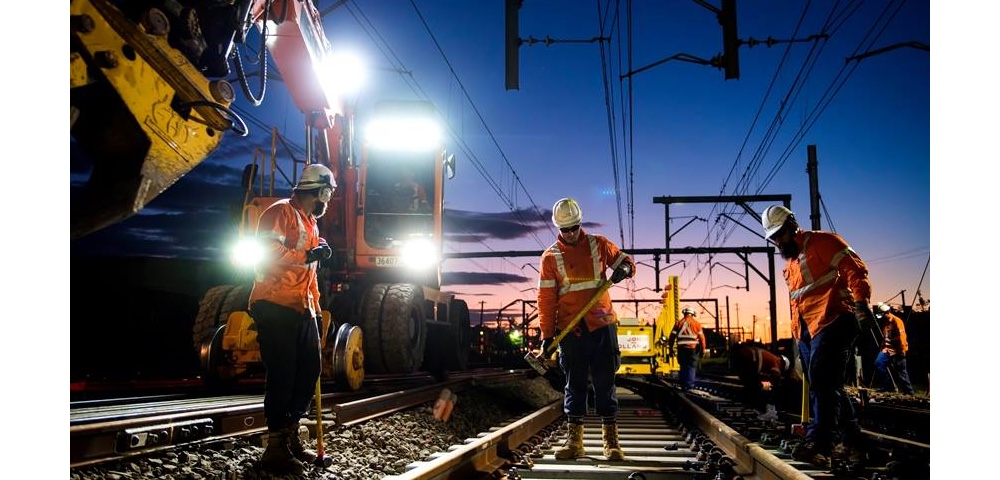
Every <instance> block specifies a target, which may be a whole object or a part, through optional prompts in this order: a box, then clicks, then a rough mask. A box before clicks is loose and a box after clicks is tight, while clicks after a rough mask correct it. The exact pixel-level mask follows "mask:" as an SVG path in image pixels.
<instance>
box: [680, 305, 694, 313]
mask: <svg viewBox="0 0 1000 480" xmlns="http://www.w3.org/2000/svg"><path fill="white" fill-rule="evenodd" d="M681 313H682V314H684V315H694V314H695V313H694V310H692V309H691V307H684V310H681Z"/></svg>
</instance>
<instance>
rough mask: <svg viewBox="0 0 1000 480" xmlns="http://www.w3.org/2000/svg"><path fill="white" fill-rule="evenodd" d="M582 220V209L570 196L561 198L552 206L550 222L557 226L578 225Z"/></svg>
mask: <svg viewBox="0 0 1000 480" xmlns="http://www.w3.org/2000/svg"><path fill="white" fill-rule="evenodd" d="M582 221H583V211H582V210H580V204H578V203H576V200H573V199H572V198H561V199H559V201H558V202H556V204H555V205H553V206H552V223H554V224H555V225H556V227H559V228H566V227H572V226H573V225H579V224H580V222H582Z"/></svg>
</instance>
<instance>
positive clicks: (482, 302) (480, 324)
mask: <svg viewBox="0 0 1000 480" xmlns="http://www.w3.org/2000/svg"><path fill="white" fill-rule="evenodd" d="M485 306H486V301H485V300H480V301H479V329H480V330H482V329H483V313H484V307H485Z"/></svg>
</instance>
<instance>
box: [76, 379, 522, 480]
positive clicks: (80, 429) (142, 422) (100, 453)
mask: <svg viewBox="0 0 1000 480" xmlns="http://www.w3.org/2000/svg"><path fill="white" fill-rule="evenodd" d="M528 375H530V373H529V372H528V371H526V370H523V371H512V370H496V369H489V370H478V371H469V372H462V373H458V374H454V375H452V376H451V378H449V379H448V380H444V381H437V382H432V381H430V380H429V378H424V377H423V376H418V378H416V379H414V378H411V377H402V376H400V377H397V378H394V379H378V380H375V381H372V382H371V383H370V384H366V388H364V389H362V390H360V391H358V392H337V393H327V394H323V395H322V397H321V403H322V405H323V406H324V413H325V414H324V417H327V416H329V418H326V419H325V421H326V422H329V423H330V424H332V425H352V424H355V423H358V422H362V421H365V420H369V419H372V418H376V417H378V416H382V415H387V414H390V413H392V412H396V411H399V410H402V409H405V408H409V407H413V406H415V405H420V404H423V403H427V402H433V401H434V400H435V399H437V398H438V396H439V394H440V392H441V390H442V389H443V388H448V389H450V390H452V391H462V390H463V389H466V388H469V387H470V386H472V385H475V384H477V383H487V384H488V383H501V382H510V381H516V380H518V379H523V378H525V377H527V376H528ZM415 382H419V383H421V384H422V385H421V386H413V384H414V383H415ZM394 385H395V386H394ZM263 401H264V396H263V395H260V394H253V395H249V394H241V395H225V396H214V397H201V396H196V397H188V396H185V395H179V396H176V397H171V396H152V397H130V398H119V399H110V398H109V399H102V400H99V401H98V400H89V401H82V402H76V403H75V404H71V406H70V468H76V467H83V466H88V465H96V464H101V463H107V462H111V461H114V460H121V459H125V458H129V457H135V456H141V455H148V454H151V453H156V452H165V451H169V450H172V449H175V448H177V447H180V446H185V445H191V444H196V443H209V442H218V441H223V440H226V439H229V438H233V437H239V436H246V435H252V434H256V433H260V432H263V431H265V430H266V428H267V427H266V424H265V420H264V404H263ZM303 423H304V424H306V425H307V426H312V425H315V423H316V421H315V419H313V420H311V421H304V422H303Z"/></svg>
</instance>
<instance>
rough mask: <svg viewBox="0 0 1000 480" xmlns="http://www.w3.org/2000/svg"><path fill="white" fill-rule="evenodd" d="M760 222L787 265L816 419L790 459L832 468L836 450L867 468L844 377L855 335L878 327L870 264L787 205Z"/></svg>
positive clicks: (851, 465) (794, 331)
mask: <svg viewBox="0 0 1000 480" xmlns="http://www.w3.org/2000/svg"><path fill="white" fill-rule="evenodd" d="M761 225H762V226H763V228H764V236H765V237H766V238H767V239H769V240H770V241H772V242H774V244H775V245H777V247H778V251H779V252H780V254H781V256H782V257H784V259H785V261H786V263H785V268H784V271H783V273H784V276H785V282H786V283H787V284H788V292H789V307H790V309H791V315H792V322H791V324H792V325H791V327H792V336H793V337H794V338H795V339H796V341H797V344H798V348H799V354H800V358H801V360H802V367H803V370H804V373H805V378H806V380H807V381H808V382H809V403H810V407H811V409H812V415H811V417H812V421H811V422H810V424H809V425H807V426H806V435H805V441H804V442H803V443H800V444H799V445H797V446H796V447H795V448H794V449H793V450H792V457H793V458H795V459H796V460H799V461H804V462H809V463H813V464H816V465H821V466H823V467H826V468H829V466H830V457H831V455H832V454H834V453H835V454H836V455H837V456H842V457H844V460H845V461H846V463H847V465H848V468H849V469H851V470H854V469H857V468H860V467H863V464H864V460H865V453H864V450H863V447H864V446H863V445H862V441H863V437H862V434H861V429H860V427H859V426H858V421H857V416H856V414H855V412H854V407H853V405H852V404H851V402H850V399H849V398H848V396H847V393H846V392H845V391H844V380H845V373H846V367H847V363H848V358H847V357H848V356H849V355H852V354H853V346H854V341H855V339H856V338H857V336H858V332H859V331H860V329H861V328H870V326H871V325H872V324H873V322H874V318H873V315H872V311H871V307H869V304H868V302H869V299H870V298H871V283H870V282H869V280H868V267H867V265H865V262H864V261H862V260H861V257H859V256H858V254H857V253H855V251H854V250H853V249H851V246H850V245H848V244H847V242H846V241H845V240H844V239H843V238H842V237H841V236H840V235H839V234H837V233H834V232H827V231H820V230H803V229H801V228H799V224H798V221H797V220H796V219H795V215H794V214H793V213H792V211H791V210H789V209H787V208H785V207H784V206H782V205H772V206H770V207H767V209H765V210H764V212H763V213H762V215H761ZM838 443H840V444H839V445H838ZM835 445H836V452H834V446H835Z"/></svg>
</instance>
